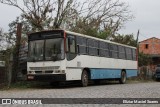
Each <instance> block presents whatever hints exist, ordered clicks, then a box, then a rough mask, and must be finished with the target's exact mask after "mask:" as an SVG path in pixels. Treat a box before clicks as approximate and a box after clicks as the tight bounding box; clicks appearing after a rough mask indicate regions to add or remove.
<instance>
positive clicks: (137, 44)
mask: <svg viewBox="0 0 160 107" xmlns="http://www.w3.org/2000/svg"><path fill="white" fill-rule="evenodd" d="M138 40H139V29H138V32H137V39H136V46H137V69H139V66H138V55H139V43H138ZM138 71H139V70H138Z"/></svg>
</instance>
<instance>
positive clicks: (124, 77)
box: [122, 72, 126, 83]
mask: <svg viewBox="0 0 160 107" xmlns="http://www.w3.org/2000/svg"><path fill="white" fill-rule="evenodd" d="M122 81H123V83H124V82H125V81H126V73H125V72H122Z"/></svg>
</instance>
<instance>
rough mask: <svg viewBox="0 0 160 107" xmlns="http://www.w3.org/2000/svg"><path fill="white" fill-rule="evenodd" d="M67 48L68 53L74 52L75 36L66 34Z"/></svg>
mask: <svg viewBox="0 0 160 107" xmlns="http://www.w3.org/2000/svg"><path fill="white" fill-rule="evenodd" d="M68 50H69V52H70V53H76V46H75V37H74V36H68Z"/></svg>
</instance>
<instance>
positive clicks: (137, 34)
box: [136, 29, 139, 48]
mask: <svg viewBox="0 0 160 107" xmlns="http://www.w3.org/2000/svg"><path fill="white" fill-rule="evenodd" d="M138 40H139V29H138V32H137V39H136V44H137V48H138Z"/></svg>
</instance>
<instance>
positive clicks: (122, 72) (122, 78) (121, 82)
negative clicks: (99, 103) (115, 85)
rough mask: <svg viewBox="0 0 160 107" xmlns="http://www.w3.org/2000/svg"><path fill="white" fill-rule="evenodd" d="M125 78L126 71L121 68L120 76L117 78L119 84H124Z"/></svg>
mask: <svg viewBox="0 0 160 107" xmlns="http://www.w3.org/2000/svg"><path fill="white" fill-rule="evenodd" d="M126 79H127V73H126V70H125V69H122V70H121V77H120V79H119V82H120V84H125V83H126Z"/></svg>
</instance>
